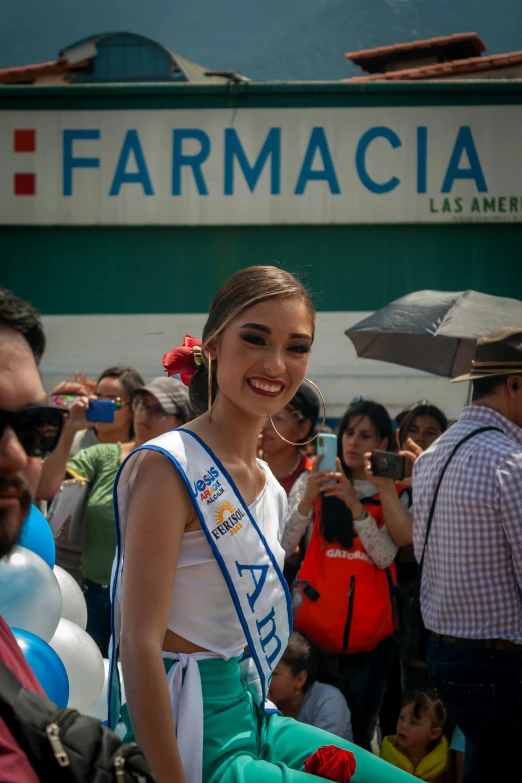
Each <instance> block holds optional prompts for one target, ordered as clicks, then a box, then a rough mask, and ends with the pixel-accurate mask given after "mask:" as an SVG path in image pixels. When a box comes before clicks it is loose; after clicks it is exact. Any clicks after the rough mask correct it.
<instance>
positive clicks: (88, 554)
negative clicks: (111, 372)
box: [44, 371, 191, 658]
mask: <svg viewBox="0 0 522 783" xmlns="http://www.w3.org/2000/svg"><path fill="white" fill-rule="evenodd" d="M134 372H135V377H134V383H133V384H132V386H131V384H130V378H129V377H127V379H126V381H127V385H126V386H124V387H123V388H122V389H118V387H117V386H116V385H115V383H114V382H112V384H111V386H107V385H105V386H102V384H103V380H102V382H101V383H100V385H99V387H98V391H99V390H100V386H101V389H102V390H103V391H104V392H105V393H104V394H103V396H102V395H101V394H100V397H99V398H100V399H107V398H108V397H109V396H110V394H111V392H112V393H113V395H112V396H113V397H114V396H116V395H115V394H114V392H116V391H120V393H122V394H123V393H124V392H125V394H126V395H127V394H128V395H129V402H128V405H125V406H122V408H123V407H125V409H126V410H127V409H128V410H129V411H130V415H131V427H132V439H131V440H126V441H125V442H117V443H111V442H109V443H99V444H98V445H96V446H91V447H89V448H85V449H82V450H81V451H79V452H78V453H77V454H76V456H75V457H73V458H72V459H67V448H65V449H64V451H63V452H62V453H61V454H59V456H58V458H56V459H54V460H52V461H51V460H49V458H48V459H47V460H46V461H45V463H44V470H45V471H46V475H45V479H46V482H47V483H46V486H47V487H48V491H49V497H53V496H54V495H55V494H56V492H57V490H58V487H59V486H60V482H61V481H62V479H63V477H64V474H65V472H66V470H70V471H73V473H76V474H79V475H80V476H83V477H85V478H86V479H88V481H89V494H88V497H87V505H86V509H85V546H84V550H83V557H82V564H81V570H82V575H83V589H84V592H85V601H86V603H87V633H89V634H90V635H91V636H92V638H93V639H94V641H95V642H96V644H97V645H98V647H99V648H100V651H101V653H102V655H103V657H104V658H107V656H108V649H109V641H110V636H111V622H110V590H109V584H110V580H111V572H112V565H113V562H114V555H115V553H116V531H115V520H114V503H113V488H114V482H115V480H116V475H117V473H118V470H119V468H120V465H121V463H122V462H123V461H124V460H125V459H126V458H127V457H128V456H129V454H130V453H131V451H133V449H135V448H137V447H138V446H141V445H142V444H143V443H145V442H146V441H147V440H149V439H150V438H152V437H155V436H157V435H160V434H161V433H163V432H167V431H168V430H170V429H172V428H173V427H179V426H180V425H181V424H184V423H186V422H187V421H189V419H190V418H191V412H190V406H189V402H188V393H187V390H186V388H185V387H184V386H183V384H182V383H181V382H180V381H176V380H174V379H173V378H172V379H169V378H159V379H156V381H151V383H150V384H148V385H147V386H145V383H144V381H143V379H142V378H141V376H140V375H139V374H138V373H137V372H136V371H134ZM122 386H123V385H122ZM119 399H121V398H119ZM88 404H89V400H88V399H87V398H82V399H80V400H79V401H78V402H76V403H74V406H73V408H71V413H70V417H71V418H72V419H73V424H72V427H71V430H73V428H74V427H77V428H85V424H86V419H85V414H86V411H87V409H88ZM120 410H121V409H120ZM117 414H118V411H116V412H115V416H114V418H115V419H116V416H117ZM97 426H99V427H100V428H101V427H105V426H110V423H103V424H101V423H100V424H99V425H97ZM120 426H121V425H120ZM126 426H127V429H129V427H128V425H126ZM101 432H102V429H100V433H101ZM122 434H123V433H122ZM126 437H127V438H129V434H127V435H126ZM50 456H52V455H50ZM49 462H50V464H49Z"/></svg>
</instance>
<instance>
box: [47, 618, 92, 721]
mask: <svg viewBox="0 0 522 783" xmlns="http://www.w3.org/2000/svg"><path fill="white" fill-rule="evenodd" d="M49 644H50V645H51V647H52V648H53V650H55V652H57V653H58V655H59V656H60V658H61V659H62V662H63V665H64V666H65V669H66V671H67V676H68V677H69V703H68V705H67V706H68V707H74V709H76V710H79V712H88V711H89V710H90V709H91V707H92V706H93V704H95V703H96V701H97V699H98V697H99V695H100V693H101V690H102V688H103V681H104V668H103V658H102V654H101V652H100V651H99V649H98V645H97V644H96V642H95V641H94V639H92V638H91V637H90V636H89V634H88V633H86V632H85V631H84V630H82V629H81V628H80V627H79V626H78V625H75V624H74V623H72V622H71V621H70V620H66V619H65V618H63V617H62V619H61V620H60V622H59V624H58V628H57V629H56V633H55V634H54V636H53V638H52V639H51V641H50V642H49Z"/></svg>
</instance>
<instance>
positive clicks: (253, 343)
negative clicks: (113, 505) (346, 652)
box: [109, 266, 406, 783]
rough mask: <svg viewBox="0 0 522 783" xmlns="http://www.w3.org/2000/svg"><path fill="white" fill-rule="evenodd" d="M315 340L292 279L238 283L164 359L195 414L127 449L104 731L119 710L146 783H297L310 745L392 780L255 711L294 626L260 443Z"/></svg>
mask: <svg viewBox="0 0 522 783" xmlns="http://www.w3.org/2000/svg"><path fill="white" fill-rule="evenodd" d="M313 339H314V310H313V306H312V304H311V301H310V297H309V295H308V293H307V291H306V290H305V289H304V288H303V286H302V285H301V284H300V283H299V282H298V281H297V280H296V279H295V278H294V277H293V276H292V275H290V274H289V273H288V272H285V271H284V270H282V269H278V268H276V267H263V266H262V267H249V268H246V269H242V270H240V271H239V272H236V274H234V275H233V276H232V277H231V278H229V279H228V280H227V281H226V282H225V283H224V285H223V286H222V287H221V289H220V290H219V291H218V293H217V294H216V296H215V297H214V299H213V301H212V303H211V305H210V310H209V316H208V320H207V322H206V324H205V327H204V329H203V337H202V341H198V340H196V339H194V338H191V337H189V336H186V337H185V339H184V344H183V346H180V348H178V349H176V350H174V351H172V352H170V354H167V355H166V357H165V359H164V364H165V367H166V369H167V370H168V372H169V373H170V374H178V373H179V374H181V377H182V379H184V380H185V381H186V382H188V383H190V399H191V403H192V406H193V408H194V410H195V412H196V413H198V414H199V415H198V417H197V418H196V419H195V420H194V421H192V422H191V423H190V424H189V425H188V426H187V427H184V428H181V429H179V430H175V431H173V432H170V433H167V434H166V435H164V436H161V437H160V438H156V439H155V440H153V441H151V442H149V443H148V444H146V445H145V446H144V447H143V448H142V449H138V450H137V451H135V452H134V453H133V454H132V455H131V456H130V457H129V459H128V461H127V462H126V463H125V464H124V465H123V467H122V469H121V472H120V474H119V477H118V482H117V489H116V496H117V522H118V540H119V547H118V558H117V569H116V572H115V578H114V584H113V590H114V593H113V607H114V609H113V618H114V639H113V642H114V643H113V660H112V662H111V676H110V685H109V694H110V709H109V723H110V725H111V726H113V727H115V726H116V725H117V722H118V720H119V719H120V715H121V717H122V719H123V721H124V723H125V726H126V728H127V737H126V739H132V738H133V737H136V739H137V741H138V742H139V744H140V745H141V747H142V748H143V750H144V752H145V754H146V756H147V759H148V761H149V763H150V766H151V768H152V770H153V772H154V774H155V775H156V777H157V779H158V781H159V783H202V781H205V783H218V781H219V782H220V783H283V782H284V783H297V782H298V781H299V782H300V781H303V783H304V781H306V780H307V777H308V776H307V775H306V773H304V762H305V759H306V758H307V757H309V756H311V755H313V754H314V753H315V751H317V749H318V748H320V747H321V746H323V745H336V746H337V747H339V748H341V749H347V750H348V749H349V750H353V752H354V753H355V755H356V757H357V765H358V766H357V772H356V774H355V776H354V778H353V780H354V783H357V781H359V782H360V783H362V782H363V781H390V780H392V779H393V780H394V779H395V778H392V777H390V776H391V775H392V774H393V775H394V774H396V772H395V770H394V769H393V768H392V767H389V766H388V767H387V766H379V765H378V762H379V759H377V758H375V757H373V756H371V755H370V754H366V753H365V752H364V751H362V750H360V749H359V748H356V747H355V746H353V745H351V744H350V743H348V742H346V741H343V740H341V739H339V738H337V737H334V736H333V735H330V734H327V733H326V732H323V731H321V730H319V729H316V728H314V727H311V726H307V725H305V724H299V723H297V722H295V721H293V720H291V719H288V718H283V717H281V716H279V715H276V714H274V712H273V710H270V706H269V705H268V704H267V702H266V695H267V692H268V686H269V682H270V678H271V674H272V671H273V669H274V668H275V666H276V665H277V663H278V661H279V660H280V658H281V656H282V654H283V652H284V649H285V647H286V644H287V642H288V639H289V636H290V633H291V627H292V618H291V604H290V600H289V594H288V588H287V586H286V583H285V580H284V577H283V574H282V566H283V560H284V553H283V550H282V548H281V545H280V543H279V542H280V539H281V535H282V530H283V526H284V522H285V516H286V495H285V492H284V490H283V488H282V487H281V486H280V484H279V483H278V481H277V480H276V479H275V477H274V475H273V474H272V472H271V471H270V469H269V468H268V466H267V465H266V464H265V463H263V462H261V461H260V460H258V459H257V458H256V451H257V441H258V434H259V431H260V429H261V425H262V423H263V420H264V418H265V417H266V416H269V415H272V414H275V413H277V411H279V410H281V409H282V408H284V407H285V405H287V404H288V402H290V400H291V399H292V397H293V396H294V394H295V392H296V391H297V389H298V387H299V385H300V383H301V382H302V381H303V380H304V377H305V373H306V369H307V365H308V357H309V353H310V350H311V347H312V343H313ZM247 647H248V652H247V653H246V654H244V653H245V648H247ZM118 654H121V663H122V668H123V677H124V680H125V692H126V695H127V704H126V705H125V707H124V708H123V709H121V712H120V705H119V687H118V677H117V671H118V669H117V666H116V663H117V659H118ZM404 780H406V778H404Z"/></svg>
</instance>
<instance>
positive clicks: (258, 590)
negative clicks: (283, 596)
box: [236, 560, 273, 650]
mask: <svg viewBox="0 0 522 783" xmlns="http://www.w3.org/2000/svg"><path fill="white" fill-rule="evenodd" d="M236 566H237V570H238V573H239V576H241V577H242V576H243V571H250V573H251V574H252V579H253V580H254V584H255V586H256V588H255V590H254V592H253V593H252V595H250V593H247V598H248V603H249V604H250V608H251V610H252V611H254V607H255V605H256V601H257V599H258V598H259V596H260V595H261V590H262V589H263V586H264V584H265V582H266V576H267V574H268V566H267V565H261V566H256V565H240V564H239V563H238V562H237V560H236ZM255 571H259V572H260V576H259V582H258V581H257V579H256V575H255ZM272 611H273V610H272ZM265 619H266V618H265ZM264 649H265V648H264V647H263V650H264Z"/></svg>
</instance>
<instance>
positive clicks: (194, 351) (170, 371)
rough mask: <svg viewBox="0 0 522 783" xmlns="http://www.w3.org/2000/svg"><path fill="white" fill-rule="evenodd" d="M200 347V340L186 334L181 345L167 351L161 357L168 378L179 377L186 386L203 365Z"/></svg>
mask: <svg viewBox="0 0 522 783" xmlns="http://www.w3.org/2000/svg"><path fill="white" fill-rule="evenodd" d="M201 346H202V343H201V340H198V339H197V337H191V336H190V335H189V334H186V335H185V337H184V338H183V345H180V347H179V348H175V349H174V350H173V351H168V352H167V353H166V354H165V356H164V357H163V366H164V368H165V370H166V372H167V375H168V376H169V378H170V376H171V375H179V376H181V380H182V381H183V383H184V384H185V386H188V385H189V383H190V381H191V380H192V376H193V375H194V373H195V372H196V370H197V369H198V367H200V366H201V364H202V363H203V359H202V356H201Z"/></svg>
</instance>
